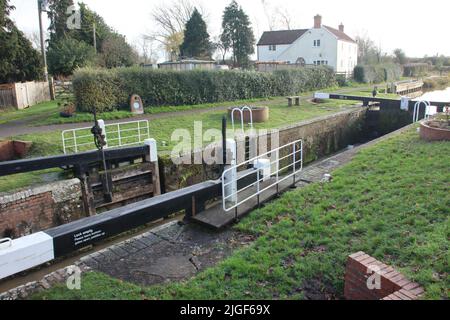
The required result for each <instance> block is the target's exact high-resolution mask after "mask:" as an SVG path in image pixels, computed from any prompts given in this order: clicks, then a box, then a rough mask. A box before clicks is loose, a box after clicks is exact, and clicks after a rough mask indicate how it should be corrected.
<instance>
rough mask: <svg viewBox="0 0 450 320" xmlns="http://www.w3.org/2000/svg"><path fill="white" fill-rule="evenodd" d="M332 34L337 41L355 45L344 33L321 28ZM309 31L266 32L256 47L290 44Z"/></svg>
mask: <svg viewBox="0 0 450 320" xmlns="http://www.w3.org/2000/svg"><path fill="white" fill-rule="evenodd" d="M323 27H325V28H326V29H327V30H328V31H330V32H331V33H332V34H334V35H335V36H336V37H337V38H338V39H339V40H343V41H348V42H353V43H356V41H355V40H353V39H352V38H350V37H349V36H348V35H347V34H345V33H344V32H341V31H339V30H337V29H335V28H332V27H328V26H323ZM308 30H309V29H297V30H280V31H266V32H264V33H263V35H262V36H261V39H259V42H258V44H257V45H258V46H268V45H277V44H278V45H281V44H292V43H294V41H295V40H297V39H298V38H300V37H301V36H302V35H303V34H304V33H305V32H306V31H308Z"/></svg>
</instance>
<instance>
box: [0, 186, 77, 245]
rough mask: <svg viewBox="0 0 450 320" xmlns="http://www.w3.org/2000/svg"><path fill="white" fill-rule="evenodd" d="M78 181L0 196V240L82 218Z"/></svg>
mask: <svg viewBox="0 0 450 320" xmlns="http://www.w3.org/2000/svg"><path fill="white" fill-rule="evenodd" d="M82 203H83V202H82V200H81V183H80V180H79V179H71V180H63V181H58V182H54V183H48V184H45V185H41V186H38V187H33V188H30V189H28V190H23V191H18V192H13V193H7V194H2V195H0V238H2V237H8V238H19V237H22V236H25V235H29V234H32V233H35V232H38V231H41V230H45V229H49V228H51V227H54V226H58V225H62V224H65V223H69V222H71V221H74V220H77V219H80V218H82V217H83V216H84V210H83V204H82Z"/></svg>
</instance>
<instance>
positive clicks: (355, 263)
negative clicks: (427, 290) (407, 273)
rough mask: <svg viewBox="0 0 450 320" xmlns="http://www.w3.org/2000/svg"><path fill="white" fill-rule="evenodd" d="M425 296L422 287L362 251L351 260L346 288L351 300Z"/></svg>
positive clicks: (345, 294) (405, 298)
mask: <svg viewBox="0 0 450 320" xmlns="http://www.w3.org/2000/svg"><path fill="white" fill-rule="evenodd" d="M423 293H424V290H423V288H422V287H421V286H420V285H419V284H418V283H414V282H411V281H409V280H408V279H406V278H405V277H404V276H403V275H402V274H400V273H399V272H397V271H396V270H394V268H392V267H390V266H388V265H386V264H384V263H382V262H380V261H378V260H376V259H374V258H372V257H371V256H369V255H367V254H365V253H364V252H362V251H360V252H357V253H354V254H352V255H350V256H349V257H348V260H347V267H346V270H345V288H344V296H345V298H346V299H347V300H418V299H419V298H420V296H421V295H423Z"/></svg>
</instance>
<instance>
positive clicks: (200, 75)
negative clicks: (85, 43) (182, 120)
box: [73, 67, 336, 112]
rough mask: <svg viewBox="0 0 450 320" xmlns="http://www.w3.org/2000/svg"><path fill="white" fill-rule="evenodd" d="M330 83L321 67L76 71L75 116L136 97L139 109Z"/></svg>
mask: <svg viewBox="0 0 450 320" xmlns="http://www.w3.org/2000/svg"><path fill="white" fill-rule="evenodd" d="M335 84H336V80H335V76H334V72H333V71H332V70H331V69H329V68H327V67H314V68H309V67H308V68H302V69H298V70H279V71H275V72H273V73H262V72H256V71H226V70H213V71H205V70H202V71H200V70H196V71H171V70H152V69H145V68H138V67H133V68H118V69H110V70H105V69H80V70H78V71H77V72H76V73H75V75H74V79H73V88H74V92H75V99H76V105H77V110H78V111H91V110H92V108H93V107H95V108H96V109H97V111H99V112H104V111H112V110H116V109H118V108H128V104H129V98H130V96H131V95H132V94H138V95H139V96H141V98H142V99H143V101H144V104H145V106H162V105H174V106H176V105H191V104H201V103H214V102H223V101H234V100H243V99H252V98H265V97H271V96H283V95H292V94H299V93H301V92H305V91H311V90H317V89H322V88H325V87H330V86H334V85H335Z"/></svg>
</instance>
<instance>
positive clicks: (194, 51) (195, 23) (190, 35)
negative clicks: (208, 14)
mask: <svg viewBox="0 0 450 320" xmlns="http://www.w3.org/2000/svg"><path fill="white" fill-rule="evenodd" d="M180 53H181V56H183V57H193V58H211V42H210V40H209V34H208V31H207V28H206V23H205V21H204V20H203V18H202V15H201V14H200V13H199V12H198V10H197V9H194V12H193V13H192V15H191V18H190V19H189V21H188V22H187V23H186V27H185V30H184V41H183V43H182V44H181V46H180Z"/></svg>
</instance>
